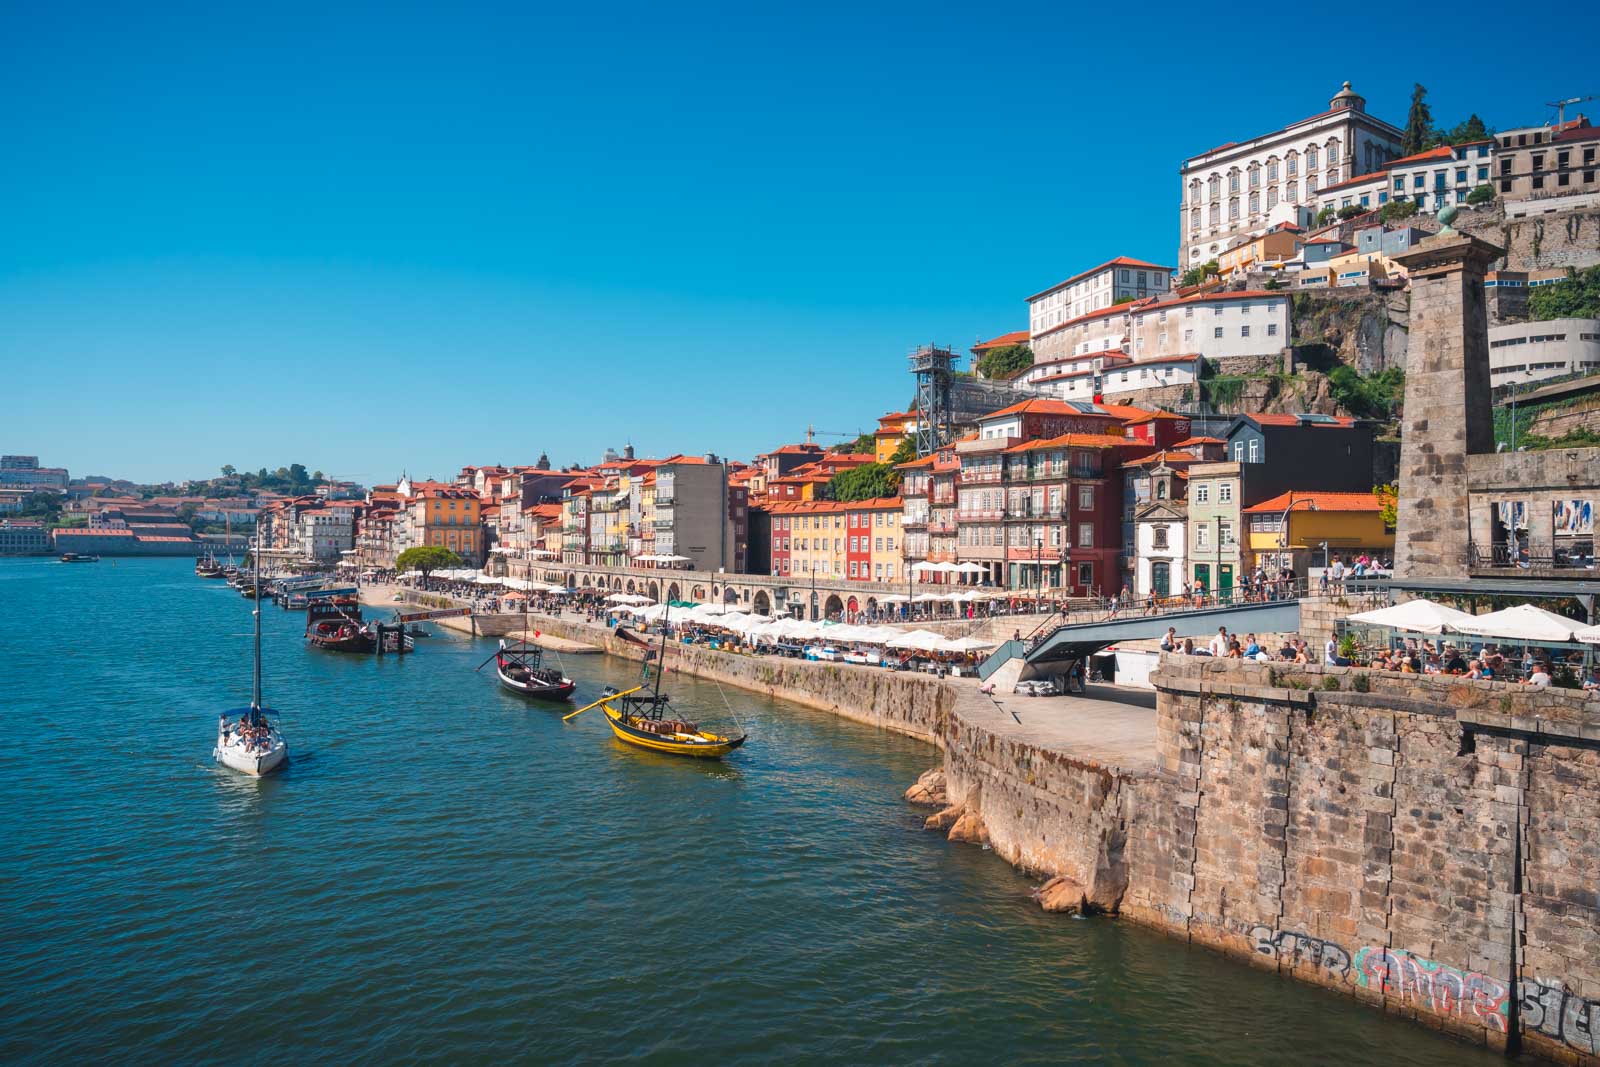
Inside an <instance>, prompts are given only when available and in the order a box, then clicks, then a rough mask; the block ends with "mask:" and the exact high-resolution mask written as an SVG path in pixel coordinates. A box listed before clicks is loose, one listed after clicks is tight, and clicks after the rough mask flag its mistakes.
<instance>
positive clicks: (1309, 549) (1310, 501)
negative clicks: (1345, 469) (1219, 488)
mask: <svg viewBox="0 0 1600 1067" xmlns="http://www.w3.org/2000/svg"><path fill="white" fill-rule="evenodd" d="M1244 516H1245V522H1246V523H1247V524H1248V526H1249V530H1250V533H1249V537H1250V541H1249V545H1250V550H1251V552H1253V553H1254V555H1255V560H1256V562H1257V563H1258V564H1260V565H1262V566H1265V567H1269V568H1270V567H1282V566H1285V565H1288V566H1291V567H1293V569H1294V571H1295V573H1297V574H1303V573H1305V569H1306V566H1307V565H1310V566H1317V567H1320V566H1326V565H1327V564H1328V563H1331V562H1332V561H1333V560H1335V559H1342V560H1344V561H1345V562H1346V563H1347V564H1348V563H1349V562H1351V560H1353V559H1354V558H1355V557H1356V556H1359V555H1361V554H1362V553H1363V552H1367V553H1381V554H1383V555H1388V554H1390V553H1392V552H1393V551H1394V528H1393V527H1391V526H1386V525H1384V521H1383V504H1382V502H1381V501H1379V499H1378V498H1377V496H1376V495H1375V494H1373V493H1323V492H1289V493H1282V494H1280V495H1278V496H1275V497H1273V498H1272V499H1271V500H1263V501H1262V502H1261V503H1259V504H1256V505H1255V506H1253V507H1248V508H1245V509H1244ZM1285 526H1287V529H1285Z"/></svg>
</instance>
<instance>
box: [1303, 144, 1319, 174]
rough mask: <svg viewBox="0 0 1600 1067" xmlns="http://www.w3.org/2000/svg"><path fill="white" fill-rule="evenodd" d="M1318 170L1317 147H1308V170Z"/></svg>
mask: <svg viewBox="0 0 1600 1067" xmlns="http://www.w3.org/2000/svg"><path fill="white" fill-rule="evenodd" d="M1316 169H1317V146H1316V145H1307V146H1306V170H1316Z"/></svg>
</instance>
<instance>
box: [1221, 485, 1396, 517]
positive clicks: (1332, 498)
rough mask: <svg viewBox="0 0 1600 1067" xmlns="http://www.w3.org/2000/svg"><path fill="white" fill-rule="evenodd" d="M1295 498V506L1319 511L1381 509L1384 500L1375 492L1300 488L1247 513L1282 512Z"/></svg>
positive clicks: (1250, 509) (1261, 504)
mask: <svg viewBox="0 0 1600 1067" xmlns="http://www.w3.org/2000/svg"><path fill="white" fill-rule="evenodd" d="M1291 500H1293V502H1294V506H1295V508H1297V509H1299V508H1305V509H1308V510H1309V509H1311V508H1312V507H1313V506H1314V507H1315V509H1316V510H1317V511H1381V510H1383V502H1382V501H1380V500H1379V499H1378V497H1377V495H1376V494H1374V493H1307V492H1302V491H1300V490H1291V491H1290V492H1287V493H1279V494H1278V495H1277V496H1275V497H1273V498H1272V499H1271V500H1263V501H1262V502H1261V503H1259V504H1256V505H1255V506H1254V507H1248V508H1245V509H1244V511H1245V514H1246V515H1252V514H1256V513H1260V514H1268V513H1271V512H1280V511H1283V510H1284V509H1285V508H1287V507H1289V503H1290V501H1291Z"/></svg>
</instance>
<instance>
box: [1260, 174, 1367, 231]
mask: <svg viewBox="0 0 1600 1067" xmlns="http://www.w3.org/2000/svg"><path fill="white" fill-rule="evenodd" d="M1375 180H1376V181H1388V180H1389V176H1388V175H1387V174H1385V173H1384V172H1383V171H1381V170H1375V171H1373V172H1372V173H1371V174H1363V175H1361V176H1360V177H1359V178H1346V179H1345V180H1344V181H1342V182H1335V183H1334V184H1332V185H1324V186H1323V187H1322V188H1321V189H1318V190H1317V192H1319V193H1331V192H1333V190H1335V189H1343V188H1344V187H1345V186H1347V185H1360V184H1362V183H1363V182H1370V181H1375ZM1285 225H1287V224H1285Z"/></svg>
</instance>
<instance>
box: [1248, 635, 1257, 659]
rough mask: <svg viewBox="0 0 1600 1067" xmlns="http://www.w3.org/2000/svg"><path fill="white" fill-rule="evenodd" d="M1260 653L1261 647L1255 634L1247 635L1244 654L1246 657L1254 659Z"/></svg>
mask: <svg viewBox="0 0 1600 1067" xmlns="http://www.w3.org/2000/svg"><path fill="white" fill-rule="evenodd" d="M1260 651H1261V646H1260V645H1259V644H1257V643H1256V635H1255V634H1246V635H1245V644H1244V654H1245V655H1246V656H1249V657H1251V658H1252V659H1254V658H1255V655H1256V653H1257V652H1260Z"/></svg>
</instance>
